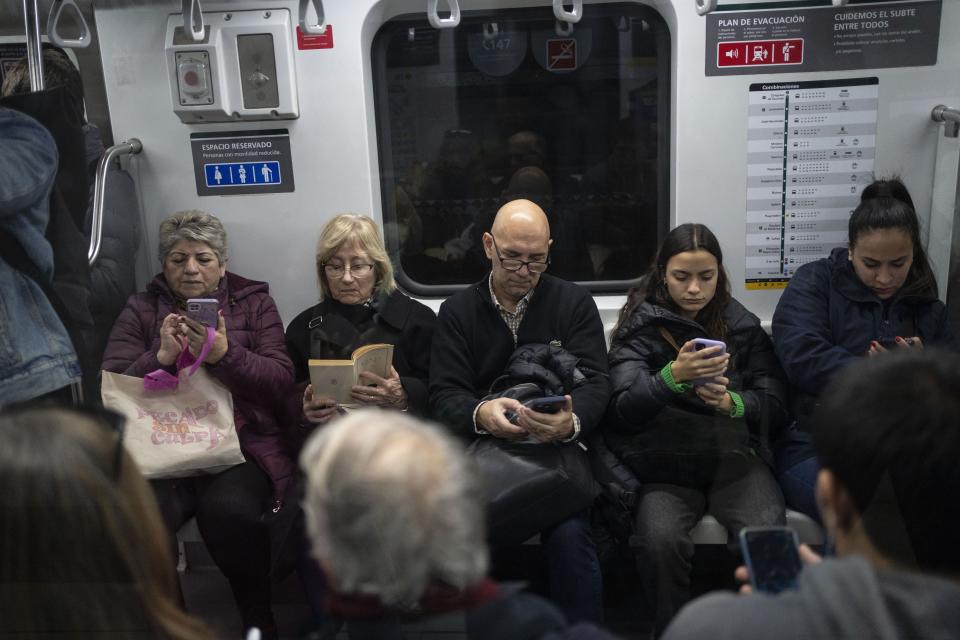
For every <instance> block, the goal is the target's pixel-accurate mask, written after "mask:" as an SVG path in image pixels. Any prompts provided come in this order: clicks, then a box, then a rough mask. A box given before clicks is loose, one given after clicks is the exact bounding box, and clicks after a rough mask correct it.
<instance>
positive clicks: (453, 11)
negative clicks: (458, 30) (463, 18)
mask: <svg viewBox="0 0 960 640" xmlns="http://www.w3.org/2000/svg"><path fill="white" fill-rule="evenodd" d="M437 1H438V0H427V20H429V21H430V26H432V27H433V28H434V29H452V28H454V27H455V26H457V25H458V24H460V5H459V4H458V3H457V0H447V4H448V5H450V15H449V16H448V17H446V18H441V17H440V14H439V13H438V12H437Z"/></svg>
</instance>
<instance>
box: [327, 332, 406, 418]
mask: <svg viewBox="0 0 960 640" xmlns="http://www.w3.org/2000/svg"><path fill="white" fill-rule="evenodd" d="M392 364H393V345H392V344H367V345H364V346H362V347H358V348H357V350H356V351H354V352H353V353H352V354H351V356H350V360H314V359H312V358H311V359H310V361H309V365H310V384H312V385H313V395H314V397H317V396H326V397H328V398H333V399H334V400H336V401H337V402H338V403H340V404H341V405H344V406H347V407H349V406H356V404H357V403H356V402H355V401H354V399H353V398H352V397H351V396H350V387H352V386H353V385H355V384H363V383H362V382H360V374H361V373H363V372H364V371H369V372H370V373H373V374H375V375H378V376H380V377H381V378H386V377H388V376H389V375H390V366H391V365H392Z"/></svg>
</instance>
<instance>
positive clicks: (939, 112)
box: [930, 104, 960, 138]
mask: <svg viewBox="0 0 960 640" xmlns="http://www.w3.org/2000/svg"><path fill="white" fill-rule="evenodd" d="M930 119H931V120H933V121H934V122H942V123H944V124H945V125H946V126H945V127H944V131H943V135H945V136H947V137H948V138H956V137H957V136H958V135H960V109H954V108H952V107H948V106H947V105H945V104H938V105H937V106H935V107H934V108H933V111H931V112H930Z"/></svg>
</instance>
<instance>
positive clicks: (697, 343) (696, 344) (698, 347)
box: [691, 338, 727, 387]
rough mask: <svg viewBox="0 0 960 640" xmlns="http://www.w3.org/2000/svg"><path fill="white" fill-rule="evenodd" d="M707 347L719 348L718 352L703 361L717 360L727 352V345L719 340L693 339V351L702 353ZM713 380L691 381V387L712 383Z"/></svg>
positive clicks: (698, 379)
mask: <svg viewBox="0 0 960 640" xmlns="http://www.w3.org/2000/svg"><path fill="white" fill-rule="evenodd" d="M709 347H720V350H719V351H717V352H716V353H714V354H713V355H711V356H709V357H708V358H705V360H712V359H713V358H719V357H720V356H722V355H723V354H725V353H726V352H727V344H726V343H725V342H723V341H721V340H710V339H709V338H694V339H693V348H694V350H695V351H703V350H704V349H707V348H709ZM714 380H715V378H697V379H696V380H693V381H691V384H693V386H695V387H696V386H700V385H704V384H707V383H708V382H713V381H714Z"/></svg>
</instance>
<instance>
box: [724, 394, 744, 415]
mask: <svg viewBox="0 0 960 640" xmlns="http://www.w3.org/2000/svg"><path fill="white" fill-rule="evenodd" d="M727 395H728V396H730V417H731V418H742V417H743V414H744V407H743V398H741V397H740V394H739V393H737V392H736V391H729V390H728V391H727Z"/></svg>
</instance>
